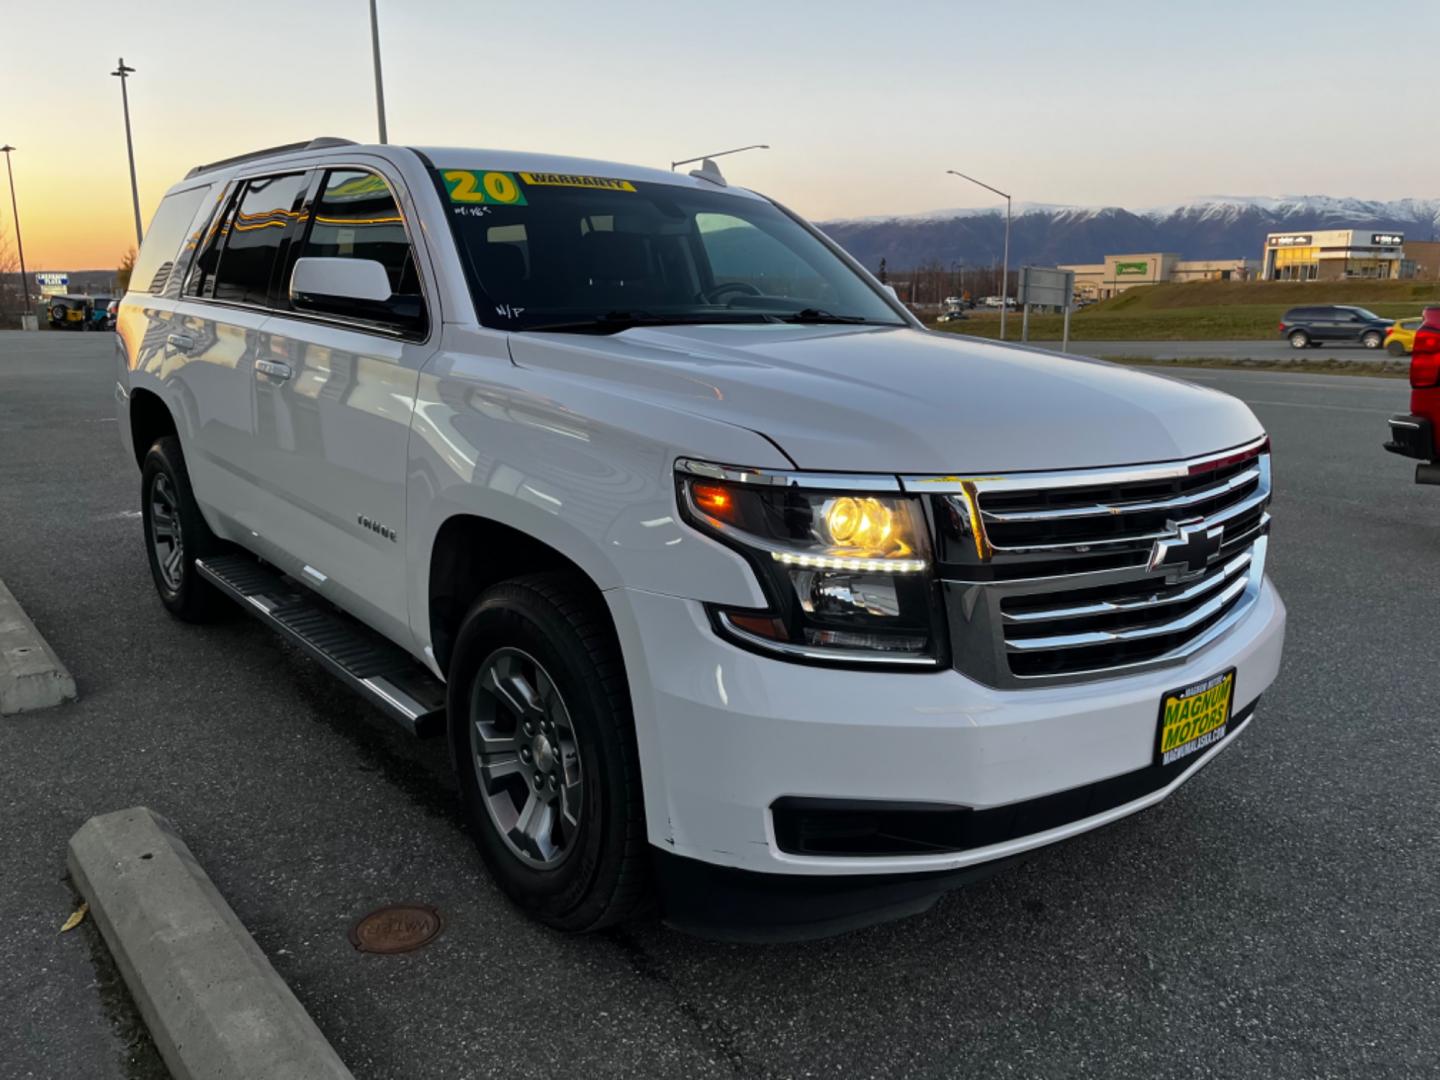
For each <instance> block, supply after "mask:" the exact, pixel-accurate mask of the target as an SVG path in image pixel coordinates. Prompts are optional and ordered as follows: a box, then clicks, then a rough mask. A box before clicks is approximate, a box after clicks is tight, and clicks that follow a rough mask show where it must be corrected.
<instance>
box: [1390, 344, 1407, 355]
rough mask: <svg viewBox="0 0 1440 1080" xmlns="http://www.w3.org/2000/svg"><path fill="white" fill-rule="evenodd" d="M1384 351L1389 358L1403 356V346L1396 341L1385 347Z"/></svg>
mask: <svg viewBox="0 0 1440 1080" xmlns="http://www.w3.org/2000/svg"><path fill="white" fill-rule="evenodd" d="M1385 351H1386V352H1388V353H1389V354H1390V355H1391V356H1404V355H1405V346H1404V345H1401V344H1400V342H1398V341H1392V342H1390V344H1389V345H1386V346H1385Z"/></svg>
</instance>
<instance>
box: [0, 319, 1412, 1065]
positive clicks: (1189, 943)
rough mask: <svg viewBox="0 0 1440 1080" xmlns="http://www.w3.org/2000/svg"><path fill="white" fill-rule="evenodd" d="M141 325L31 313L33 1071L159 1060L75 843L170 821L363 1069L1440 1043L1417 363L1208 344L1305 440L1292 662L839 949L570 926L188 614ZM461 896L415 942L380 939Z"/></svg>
mask: <svg viewBox="0 0 1440 1080" xmlns="http://www.w3.org/2000/svg"><path fill="white" fill-rule="evenodd" d="M111 350H112V343H111V338H110V336H109V335H100V334H94V335H81V334H73V335H64V334H39V335H36V334H30V335H21V334H18V333H4V334H0V523H3V535H0V578H3V579H4V580H5V581H6V582H7V583H8V585H9V586H10V588H11V590H12V591H13V592H14V593H15V595H16V596H17V597H18V598H19V599H20V601H21V603H22V604H24V606H25V607H26V609H27V611H28V612H29V614H30V616H31V617H32V618H33V619H34V621H35V622H36V623H37V624H38V626H39V628H40V629H41V631H42V632H43V633H44V634H45V635H46V637H47V638H48V640H49V642H50V644H51V645H52V646H54V648H55V649H56V651H57V652H58V653H59V655H60V656H61V658H62V659H63V660H64V661H65V662H66V663H67V664H68V666H69V668H70V670H71V672H72V673H73V674H74V676H75V678H76V681H77V683H78V684H79V689H80V695H81V698H80V700H79V701H78V702H76V703H74V704H71V705H68V706H63V707H61V708H59V709H56V710H52V711H49V712H43V713H36V714H29V715H23V716H20V717H9V718H5V719H3V720H0V867H3V884H0V927H3V932H0V1001H3V1002H4V1003H5V1007H4V1009H3V1010H0V1076H4V1077H6V1078H7V1080H8V1078H15V1080H19V1078H28V1077H37V1078H38V1077H45V1078H49V1077H86V1078H92V1077H93V1078H108V1077H125V1078H130V1080H134V1078H136V1077H153V1076H163V1075H164V1074H163V1069H162V1067H161V1066H160V1065H159V1064H158V1059H157V1058H156V1057H155V1055H154V1051H153V1049H152V1048H151V1047H149V1045H148V1043H147V1040H146V1038H145V1036H144V1034H143V1029H142V1028H140V1027H138V1025H137V1020H136V1017H135V1015H134V1013H133V1010H132V1008H131V1006H130V1005H129V1004H128V1001H127V998H126V995H125V994H124V992H123V990H122V989H121V988H120V986H118V985H117V982H116V977H115V972H114V969H113V966H111V965H110V964H109V961H108V959H107V957H106V954H105V952H104V949H103V946H100V945H97V942H98V938H97V937H96V935H95V933H94V931H93V928H91V927H88V926H87V927H85V928H83V929H82V930H81V931H78V932H75V933H71V934H66V935H61V934H59V933H58V929H59V926H60V924H61V922H62V921H63V920H64V919H65V917H66V915H68V914H69V912H70V910H71V908H72V906H73V903H74V898H73V894H72V892H71V889H70V887H69V885H68V883H67V882H66V880H65V843H66V840H67V839H68V838H69V836H70V835H71V834H72V833H73V832H74V831H75V829H76V828H78V827H79V825H80V824H81V823H82V822H83V821H84V820H85V819H86V818H88V817H89V816H91V815H92V814H96V813H101V812H104V811H109V810H114V809H119V808H122V807H126V806H131V805H135V804H139V803H143V804H146V805H148V806H150V807H152V808H153V809H155V810H156V811H158V812H160V813H162V814H165V815H167V816H168V817H169V818H170V819H171V820H172V821H173V822H174V823H175V825H176V826H177V827H178V829H179V830H180V832H181V834H182V835H183V836H184V837H185V839H186V841H187V842H188V844H189V845H190V847H191V849H192V850H193V851H194V852H195V854H196V855H197V857H198V858H199V859H200V861H201V862H202V863H203V864H204V866H205V867H206V869H207V870H208V872H209V873H210V875H211V877H212V878H213V879H214V881H215V883H216V884H217V885H218V886H219V888H220V890H221V892H223V893H224V894H225V896H226V898H227V899H228V900H229V901H230V903H231V905H232V906H233V907H234V909H235V910H236V912H237V913H238V914H239V916H240V918H241V919H242V920H243V921H244V922H245V924H246V925H247V926H248V927H249V929H250V930H251V932H252V933H253V934H254V936H255V938H256V940H257V941H258V942H259V944H260V945H261V947H262V948H263V949H264V950H265V951H266V952H267V954H268V955H269V956H270V958H271V959H272V961H273V962H274V964H275V966H276V968H277V969H278V970H279V971H280V973H281V975H283V976H284V977H285V978H286V979H287V980H288V982H289V983H290V985H291V987H292V988H293V989H294V991H295V993H296V994H297V996H298V997H299V999H300V1000H301V1002H303V1003H304V1005H305V1006H306V1007H307V1008H308V1009H309V1010H310V1012H311V1014H312V1016H313V1017H314V1018H315V1020H316V1022H317V1023H318V1024H319V1026H320V1028H321V1029H322V1030H323V1031H324V1032H325V1033H326V1035H327V1036H328V1037H329V1038H330V1040H331V1042H332V1043H333V1045H334V1046H335V1048H336V1050H337V1051H338V1052H339V1053H340V1055H341V1057H342V1058H344V1059H345V1061H346V1062H347V1063H348V1064H349V1065H350V1067H351V1068H352V1069H353V1070H354V1072H355V1074H356V1076H358V1077H366V1078H369V1077H387V1078H388V1077H395V1078H405V1080H427V1078H440V1077H445V1078H462V1077H482V1076H504V1077H548V1076H560V1075H564V1076H572V1077H609V1076H663V1077H681V1076H683V1077H687V1078H701V1077H792V1076H794V1077H810V1076H815V1077H820V1076H845V1077H860V1076H863V1077H902V1076H903V1077H910V1076H979V1077H997V1076H1023V1077H1030V1076H1035V1077H1040V1076H1044V1077H1058V1076H1103V1077H1144V1078H1153V1077H1250V1076H1256V1077H1261V1076H1263V1077H1317V1076H1326V1077H1329V1076H1335V1077H1340V1076H1364V1077H1391V1076H1394V1077H1406V1076H1430V1075H1434V1074H1436V1073H1437V1072H1440V1025H1437V1023H1436V1020H1435V1018H1436V1017H1437V1016H1440V979H1437V972H1440V904H1437V902H1436V896H1437V895H1440V826H1437V818H1436V815H1435V810H1434V808H1435V806H1436V805H1437V803H1440V764H1437V762H1440V725H1437V723H1436V707H1435V704H1434V701H1435V697H1434V693H1433V689H1432V686H1431V681H1432V672H1433V671H1434V658H1433V656H1432V651H1433V646H1432V644H1431V643H1432V642H1434V641H1436V640H1440V578H1437V575H1436V573H1435V569H1436V566H1437V560H1440V490H1437V489H1432V488H1420V487H1416V486H1414V485H1413V484H1412V482H1411V470H1410V467H1409V465H1408V464H1407V463H1405V462H1404V461H1402V460H1400V459H1399V458H1395V457H1391V456H1389V455H1387V454H1385V453H1384V452H1383V451H1382V450H1381V449H1380V442H1381V441H1382V439H1383V438H1384V436H1385V425H1384V420H1385V417H1386V416H1387V415H1388V414H1389V413H1391V412H1393V411H1396V410H1397V409H1400V408H1403V407H1404V403H1405V400H1406V392H1407V388H1406V385H1405V383H1404V382H1403V381H1402V380H1383V379H1368V378H1359V377H1324V376H1316V375H1288V374H1278V373H1272V372H1228V371H1220V370H1205V371H1199V372H1196V373H1195V374H1194V378H1195V380H1196V381H1198V382H1203V383H1204V384H1205V385H1209V386H1215V387H1219V388H1221V389H1224V390H1227V391H1229V392H1231V393H1235V394H1238V395H1239V396H1241V397H1243V398H1244V399H1245V400H1247V401H1248V402H1250V403H1251V405H1252V407H1253V408H1254V409H1255V411H1256V413H1257V414H1258V415H1259V417H1260V418H1261V420H1262V421H1263V422H1264V423H1265V424H1266V426H1267V427H1268V428H1269V430H1270V432H1271V434H1272V438H1273V440H1274V447H1275V477H1276V498H1275V503H1274V507H1273V511H1274V516H1275V526H1274V542H1273V544H1272V566H1271V570H1272V574H1273V576H1274V578H1275V580H1276V582H1277V583H1278V585H1279V586H1280V588H1281V591H1282V593H1283V594H1284V596H1285V599H1286V600H1287V602H1288V603H1289V606H1290V631H1289V643H1288V652H1287V657H1286V664H1285V668H1284V670H1283V672H1282V675H1281V678H1280V680H1279V682H1278V683H1277V684H1276V685H1275V686H1274V687H1273V688H1272V690H1271V691H1270V692H1269V694H1268V695H1267V696H1266V698H1265V699H1264V701H1263V702H1262V705H1261V708H1260V710H1259V713H1258V716H1257V720H1256V722H1255V723H1253V724H1252V725H1251V727H1250V729H1249V732H1248V733H1247V734H1246V735H1245V737H1244V738H1242V739H1241V740H1240V741H1239V742H1238V743H1237V745H1236V746H1235V747H1234V748H1233V749H1232V750H1230V751H1229V752H1228V753H1226V754H1225V755H1223V756H1222V757H1221V758H1220V759H1219V760H1217V761H1216V762H1215V763H1214V764H1213V765H1212V766H1211V767H1210V768H1207V769H1206V770H1205V771H1204V772H1203V773H1202V774H1201V775H1200V776H1199V777H1197V778H1196V779H1195V781H1194V782H1192V783H1191V784H1189V785H1187V786H1186V787H1185V788H1184V789H1182V790H1181V791H1180V792H1179V793H1178V794H1177V795H1176V796H1175V797H1174V798H1172V799H1170V800H1169V801H1168V802H1166V803H1164V804H1162V805H1161V806H1159V807H1157V808H1155V809H1154V810H1151V811H1149V812H1147V813H1145V814H1142V815H1139V816H1137V817H1133V818H1130V819H1128V820H1126V821H1124V822H1121V823H1119V824H1117V825H1114V826H1112V827H1110V828H1107V829H1104V830H1101V831H1099V832H1097V833H1092V834H1089V835H1087V836H1085V837H1082V838H1080V839H1079V840H1077V841H1073V842H1071V843H1069V844H1066V845H1063V846H1060V847H1057V848H1052V849H1049V850H1046V851H1044V852H1041V853H1039V854H1038V855H1036V856H1035V857H1034V858H1032V859H1030V860H1029V861H1028V862H1026V863H1024V864H1023V865H1021V866H1020V867H1018V868H1016V869H1014V870H1012V871H1009V872H1007V873H1005V874H1003V875H1001V876H999V877H997V878H994V879H992V880H990V881H989V882H986V883H985V884H982V885H980V886H976V887H974V888H971V889H969V890H967V891H964V892H961V893H956V894H953V895H951V896H949V897H947V898H945V899H943V900H942V901H941V902H940V903H939V904H938V905H937V906H936V907H935V908H934V909H933V910H932V911H930V912H929V913H927V914H925V915H922V916H919V917H917V918H914V919H911V920H908V921H905V922H901V923H895V924H890V925H887V926H883V927H878V928H875V929H871V930H867V931H862V932H858V933H855V934H851V935H848V936H845V937H841V938H836V939H832V940H829V941H823V942H819V943H812V944H806V945H785V946H774V947H766V948H754V947H740V946H726V945H715V944H710V943H706V942H701V941H697V940H693V939H690V938H685V937H682V936H679V935H677V934H675V933H673V932H671V931H669V930H667V929H665V928H663V927H661V926H658V925H645V926H640V927H638V928H634V929H628V930H625V931H621V932H614V933H609V934H604V935H599V936H594V937H588V938H578V939H577V938H565V937H560V936H558V935H556V934H554V933H552V932H550V931H548V930H545V929H543V928H541V927H538V926H536V925H534V924H532V923H530V922H528V921H527V920H526V919H525V918H523V917H522V916H520V915H519V914H518V913H517V912H516V911H515V910H513V909H512V908H511V907H510V906H509V905H508V904H507V903H506V901H505V900H504V899H503V898H502V897H501V895H500V894H499V892H498V890H497V889H496V888H495V887H494V886H492V884H491V883H490V881H489V880H488V879H487V877H486V874H485V872H484V870H483V868H482V867H481V864H480V861H479V858H478V856H477V855H476V854H475V852H474V851H473V849H472V846H471V843H470V839H469V837H468V836H467V835H466V830H465V826H464V825H463V824H462V820H461V814H460V810H459V805H458V800H457V796H456V792H455V788H454V785H453V783H452V781H451V779H450V775H449V762H448V760H447V758H446V756H445V751H444V747H443V746H442V745H441V744H440V743H439V742H427V743H415V742H411V741H409V740H407V738H406V737H405V736H403V735H402V734H401V733H400V732H399V731H398V729H395V728H393V727H392V726H391V725H390V723H389V722H388V721H386V720H385V719H384V718H382V717H380V716H379V715H378V714H376V713H374V712H372V711H371V710H370V709H369V708H367V707H366V706H365V705H363V704H362V703H360V702H359V701H358V700H357V699H356V698H354V697H352V696H350V695H349V694H348V693H346V692H345V691H344V690H342V689H340V688H339V687H338V685H336V684H335V683H334V682H332V681H331V680H330V678H329V677H328V676H327V675H325V674H324V673H323V672H321V671H320V670H319V668H318V667H317V666H316V665H314V664H313V663H311V662H310V661H308V660H307V659H305V658H304V657H302V656H301V655H299V654H298V653H297V652H295V651H293V650H292V649H290V648H288V647H287V646H285V645H283V644H282V643H281V642H280V641H279V640H277V639H276V638H275V637H273V636H272V635H270V634H269V633H268V632H266V631H265V630H264V629H262V628H261V627H259V626H258V625H255V624H253V623H252V622H250V621H248V620H237V621H236V622H235V623H233V624H228V625H222V626H218V627H211V628H205V629H197V628H193V627H189V626H184V625H181V624H179V623H177V622H175V621H173V620H171V619H170V618H169V617H168V616H167V615H166V614H165V613H164V611H163V610H162V608H161V607H160V604H159V603H158V601H157V600H156V599H155V597H154V594H153V590H152V586H151V583H150V579H149V572H148V570H147V567H146V564H145V560H144V557H143V554H142V550H141V546H140V525H139V522H138V520H137V516H136V510H137V492H138V484H139V480H138V473H137V471H136V469H135V467H134V464H133V462H130V461H127V460H124V459H123V458H122V456H121V453H120V451H119V448H118V443H117V436H116V430H115V423H114V421H113V413H112V401H111V393H112V388H113V383H114V373H113V364H114V360H113V356H112V352H111ZM399 900H416V901H423V902H426V903H431V904H434V905H436V906H438V907H439V908H440V909H441V910H442V911H443V912H444V914H445V918H446V924H447V925H446V930H445V932H444V934H443V935H442V936H441V937H440V938H439V939H438V940H437V941H436V942H435V943H434V944H432V945H431V946H429V947H427V948H425V949H423V950H421V951H419V952H416V953H413V954H410V955H408V956H396V957H380V956H368V955H362V954H359V953H357V952H356V951H355V950H354V949H353V948H352V947H351V945H350V943H349V942H348V941H347V939H346V931H347V929H348V928H349V926H350V924H351V923H352V922H353V921H354V919H356V918H357V917H358V916H359V915H361V914H363V913H365V912H366V911H368V910H370V909H372V908H374V907H376V906H378V905H380V904H382V903H385V902H389V901H399Z"/></svg>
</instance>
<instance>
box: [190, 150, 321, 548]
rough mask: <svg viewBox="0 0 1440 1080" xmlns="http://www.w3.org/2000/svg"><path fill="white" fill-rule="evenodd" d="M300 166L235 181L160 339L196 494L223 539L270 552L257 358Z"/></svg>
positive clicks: (302, 184) (299, 189)
mask: <svg viewBox="0 0 1440 1080" xmlns="http://www.w3.org/2000/svg"><path fill="white" fill-rule="evenodd" d="M308 179H309V177H308V174H307V173H306V172H305V171H304V170H292V171H289V172H284V173H277V174H273V175H262V176H253V177H247V178H245V179H243V180H239V181H237V182H236V183H234V184H233V185H232V187H231V189H230V191H229V194H228V198H227V201H226V203H225V205H224V206H223V208H222V209H221V211H220V213H219V214H218V215H217V216H216V217H215V219H214V220H213V222H212V223H211V224H210V227H209V229H208V230H207V232H206V235H205V236H204V238H203V240H202V241H201V249H200V254H199V256H198V257H197V258H196V259H195V262H194V265H193V266H192V267H191V268H190V272H189V274H188V276H187V278H186V280H185V286H184V290H183V293H182V296H181V298H180V303H179V305H178V306H177V309H176V311H175V315H174V317H173V319H172V320H171V321H172V325H171V327H170V328H169V329H168V330H167V333H166V336H165V348H166V350H167V354H168V356H169V357H170V358H171V360H172V365H171V366H172V371H173V383H172V386H173V392H174V393H178V395H179V398H180V400H179V401H178V402H176V401H172V403H171V404H172V408H174V407H178V408H179V409H180V410H181V411H182V413H183V414H184V416H185V421H184V423H185V425H186V430H188V431H189V433H190V438H189V440H188V443H187V445H186V446H185V460H186V465H187V467H188V468H189V470H190V475H191V480H192V481H193V485H194V488H195V491H196V493H197V497H198V498H199V499H200V500H201V502H202V505H205V506H207V508H208V509H210V510H211V511H212V512H213V513H214V514H215V515H216V516H217V517H218V518H219V519H220V520H219V525H220V531H221V532H222V533H223V534H225V535H240V536H244V537H245V541H246V544H247V546H249V547H252V548H254V549H256V550H257V551H259V553H260V554H263V555H266V556H267V557H268V556H273V555H274V554H275V551H274V547H273V536H272V530H271V529H270V527H269V524H268V521H267V518H266V516H265V513H264V505H263V499H262V497H261V496H262V494H263V492H262V491H261V488H260V486H259V485H258V484H257V479H256V478H257V474H256V471H255V456H256V455H255V450H256V447H255V425H254V407H253V401H254V395H253V392H252V390H251V385H252V383H253V382H254V379H255V374H256V372H255V360H256V357H257V355H258V352H259V348H260V332H261V328H262V327H263V326H264V324H265V321H266V320H267V319H268V318H269V317H270V312H269V308H268V306H267V305H268V301H269V294H270V282H271V278H272V277H273V276H274V274H275V271H276V266H277V264H278V262H279V260H280V258H281V256H282V253H283V250H284V247H285V243H286V240H287V238H288V237H289V236H290V235H291V234H292V233H293V231H294V228H295V222H296V217H297V211H298V208H299V205H300V201H301V197H302V196H303V195H304V192H305V189H306V185H307V183H308Z"/></svg>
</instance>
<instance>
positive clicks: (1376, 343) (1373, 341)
mask: <svg viewBox="0 0 1440 1080" xmlns="http://www.w3.org/2000/svg"><path fill="white" fill-rule="evenodd" d="M1384 342H1385V335H1384V334H1382V333H1380V331H1378V330H1367V331H1366V332H1365V333H1364V334H1362V335H1361V336H1360V344H1361V345H1364V346H1365V348H1367V349H1378V348H1380V346H1381V345H1382V344H1384Z"/></svg>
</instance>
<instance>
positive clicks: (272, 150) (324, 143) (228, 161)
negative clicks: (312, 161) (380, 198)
mask: <svg viewBox="0 0 1440 1080" xmlns="http://www.w3.org/2000/svg"><path fill="white" fill-rule="evenodd" d="M355 145H356V142H355V140H354V139H339V138H336V137H335V136H333V135H322V136H320V137H319V138H318V139H311V140H310V141H309V142H293V143H285V144H284V145H283V146H267V147H266V148H265V149H264V150H252V151H250V153H248V154H236V155H235V156H234V157H227V158H221V159H220V160H219V161H208V162H206V163H205V164H203V165H196V166H195V167H194V168H193V169H191V170H190V171H189V172H188V173H186V174H185V179H186V180H189V179H190V178H191V177H192V176H198V175H200V174H201V173H204V172H209V171H210V170H211V169H219V168H223V167H224V166H226V165H238V164H240V162H242V161H253V160H255V159H256V158H264V157H272V156H273V155H275V154H290V153H294V152H295V151H296V150H324V149H325V148H326V147H329V146H355Z"/></svg>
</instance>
